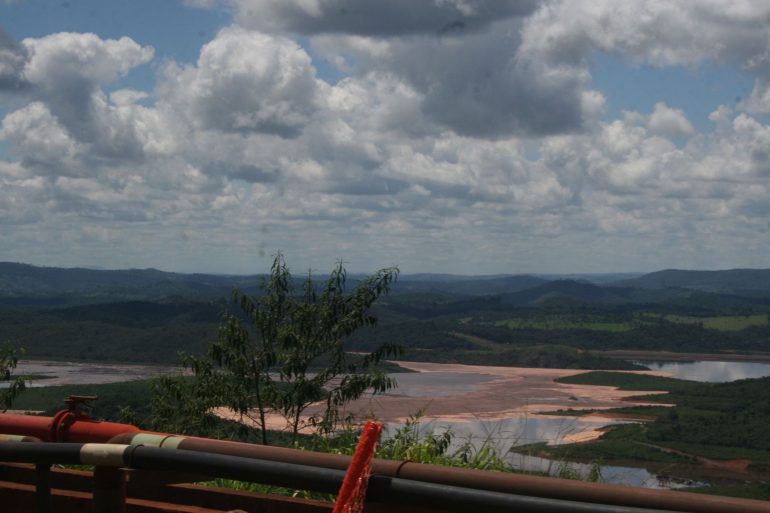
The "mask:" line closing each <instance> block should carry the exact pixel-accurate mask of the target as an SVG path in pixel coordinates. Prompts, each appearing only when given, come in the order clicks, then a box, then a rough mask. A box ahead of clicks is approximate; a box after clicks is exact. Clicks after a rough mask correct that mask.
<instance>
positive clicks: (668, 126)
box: [649, 102, 695, 139]
mask: <svg viewBox="0 0 770 513" xmlns="http://www.w3.org/2000/svg"><path fill="white" fill-rule="evenodd" d="M649 127H650V131H651V132H652V133H654V134H657V135H661V136H663V137H667V138H669V139H674V138H677V137H689V136H691V135H693V134H694V133H695V128H693V126H692V123H690V120H688V119H687V116H685V114H684V112H683V111H682V110H681V109H672V108H671V107H669V106H668V105H666V104H665V103H664V102H658V103H656V104H655V110H654V111H653V112H652V114H651V115H650V121H649Z"/></svg>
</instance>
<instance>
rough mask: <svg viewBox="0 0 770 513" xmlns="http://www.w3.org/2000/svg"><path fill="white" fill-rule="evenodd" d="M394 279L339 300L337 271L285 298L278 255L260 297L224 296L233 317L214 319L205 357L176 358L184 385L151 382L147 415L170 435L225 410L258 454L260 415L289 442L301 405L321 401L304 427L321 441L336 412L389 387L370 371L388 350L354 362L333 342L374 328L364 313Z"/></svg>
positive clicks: (263, 425)
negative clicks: (285, 430) (250, 426)
mask: <svg viewBox="0 0 770 513" xmlns="http://www.w3.org/2000/svg"><path fill="white" fill-rule="evenodd" d="M397 276H398V269H396V268H387V269H382V270H380V271H378V272H377V273H376V274H375V275H374V276H371V277H369V278H366V279H363V280H361V281H360V282H359V284H358V285H357V286H356V287H355V288H354V289H353V290H352V291H350V292H347V291H346V279H347V275H346V272H345V268H344V267H343V266H342V264H341V263H340V264H338V265H337V267H335V269H334V270H333V271H332V272H331V274H330V275H329V277H328V278H327V279H326V280H325V282H324V283H323V284H320V285H319V284H316V283H315V282H314V280H313V277H312V275H310V274H308V277H307V279H306V280H305V282H304V283H303V284H302V290H301V292H300V293H299V294H295V293H294V281H293V280H292V277H291V274H290V272H289V270H288V268H287V266H286V263H285V261H284V258H283V255H281V254H280V253H279V254H278V255H277V256H276V257H275V260H274V261H273V265H272V268H271V271H270V275H269V277H268V278H266V279H265V281H264V282H263V283H262V285H261V287H260V288H261V295H259V296H255V297H252V296H249V295H246V294H244V293H242V292H241V291H239V290H237V289H236V290H234V292H233V303H234V304H235V305H237V306H238V308H239V309H240V312H239V315H236V314H232V313H226V314H225V315H224V317H223V319H222V323H221V325H220V327H219V337H218V339H217V341H216V342H214V343H213V344H212V345H211V346H210V347H209V350H208V356H207V357H206V358H197V357H194V356H187V357H185V358H184V360H183V363H184V365H185V366H187V367H189V368H190V369H191V370H192V372H193V374H194V376H195V378H194V380H193V381H192V382H190V380H188V379H184V378H173V377H165V378H161V380H160V383H159V384H158V386H156V387H155V388H154V391H155V398H154V400H153V406H154V410H155V415H156V416H157V417H158V418H161V419H163V418H167V419H169V421H170V422H173V423H174V424H175V425H176V424H177V423H179V422H180V421H181V422H183V423H188V422H192V423H195V422H197V421H198V419H202V418H206V416H207V414H208V412H209V410H210V409H211V408H212V407H214V406H227V407H229V408H230V409H231V410H233V411H235V412H237V413H238V414H240V415H242V416H244V417H246V418H248V419H250V420H251V421H252V422H254V423H255V424H256V425H257V426H258V429H259V432H260V435H261V440H262V443H263V444H267V443H268V430H267V416H268V414H270V413H277V414H280V415H281V416H283V417H284V418H285V419H286V420H287V423H288V425H290V426H291V434H292V439H293V440H294V441H296V440H297V438H298V434H299V430H300V428H301V427H303V425H302V422H303V421H302V413H303V412H304V411H305V410H306V409H307V407H308V406H310V404H311V403H314V402H317V401H324V402H325V408H324V411H323V413H322V414H321V415H320V416H318V417H317V418H316V417H312V418H311V419H310V425H311V426H313V427H315V428H317V429H320V430H321V431H323V432H331V431H332V430H333V429H334V428H335V427H336V425H337V424H338V422H339V421H340V418H339V411H340V409H341V408H342V407H343V406H344V405H345V404H346V403H348V402H349V401H353V400H355V399H357V398H359V397H361V396H362V395H363V394H364V393H366V392H367V391H371V393H373V394H377V393H381V392H384V391H386V390H388V389H389V388H391V387H393V385H394V381H393V380H392V378H390V377H389V376H388V375H387V374H386V373H385V372H384V370H383V369H382V367H381V365H380V363H381V362H382V361H383V360H384V359H385V358H386V357H395V356H398V354H399V352H400V349H399V347H398V346H397V345H395V344H392V343H383V344H381V345H379V347H376V348H374V349H373V350H372V351H371V352H369V353H368V354H366V355H364V356H363V357H361V356H355V357H351V355H349V354H348V353H347V352H346V351H345V349H344V345H343V338H344V337H347V336H349V335H351V334H352V333H353V332H354V331H356V330H357V329H359V328H361V327H363V326H375V325H376V323H377V319H376V317H374V316H373V315H372V314H371V312H370V308H371V306H372V304H373V303H374V302H375V301H376V300H377V299H378V298H379V297H380V296H381V295H383V294H387V292H388V290H389V288H390V284H391V283H392V282H393V281H394V280H395V279H396V277H397ZM254 412H256V413H254Z"/></svg>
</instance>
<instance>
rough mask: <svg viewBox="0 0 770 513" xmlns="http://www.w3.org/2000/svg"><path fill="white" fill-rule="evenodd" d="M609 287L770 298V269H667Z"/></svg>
mask: <svg viewBox="0 0 770 513" xmlns="http://www.w3.org/2000/svg"><path fill="white" fill-rule="evenodd" d="M607 286H610V287H634V288H642V289H666V288H686V289H695V290H700V291H705V292H728V293H734V294H739V295H740V294H741V293H744V292H755V293H756V292H762V293H767V294H770V269H730V270H725V271H682V270H678V269H667V270H664V271H657V272H654V273H649V274H645V275H643V276H640V277H639V278H635V279H630V280H621V281H615V282H612V283H608V284H607Z"/></svg>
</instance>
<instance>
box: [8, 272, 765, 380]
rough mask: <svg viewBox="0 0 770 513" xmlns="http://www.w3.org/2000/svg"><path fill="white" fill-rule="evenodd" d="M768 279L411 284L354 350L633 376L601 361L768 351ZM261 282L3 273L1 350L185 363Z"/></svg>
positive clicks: (383, 304) (380, 307)
mask: <svg viewBox="0 0 770 513" xmlns="http://www.w3.org/2000/svg"><path fill="white" fill-rule="evenodd" d="M699 273H700V274H699ZM699 276H700V277H701V278H702V280H701V281H698V277H699ZM768 276H770V270H735V271H722V272H717V273H715V272H705V271H704V272H689V271H662V272H661V273H652V274H650V275H644V276H639V277H631V278H629V277H628V276H624V277H622V278H624V279H622V280H620V281H605V280H607V279H608V277H606V276H605V277H601V276H589V277H582V278H581V277H575V278H577V279H552V280H550V281H549V280H548V279H545V278H543V277H533V276H503V277H452V276H444V275H417V276H402V277H401V278H400V280H399V281H398V282H397V283H395V284H394V286H393V288H392V291H391V294H390V295H388V296H387V297H384V298H381V299H380V300H379V301H378V302H377V303H376V304H375V306H374V308H373V311H372V313H373V314H374V315H376V316H377V318H378V319H379V323H378V325H377V326H376V327H373V328H367V329H363V330H359V331H358V332H356V333H355V334H354V335H353V336H351V337H349V338H348V340H347V341H346V344H347V347H348V348H349V349H351V350H358V351H361V350H371V348H373V347H377V346H379V345H380V344H382V343H385V342H387V343H398V344H401V345H403V347H404V349H405V353H404V355H403V358H404V359H412V360H428V361H437V362H464V363H474V364H502V365H524V366H545V367H573V368H586V369H591V368H593V369H603V368H629V366H628V365H626V364H624V363H621V362H618V361H609V360H604V359H603V358H601V357H599V356H596V355H592V354H591V351H602V350H609V349H626V350H667V351H675V352H708V353H728V352H729V353H735V352H738V353H763V352H768V351H770V323H768V315H770V278H768ZM589 278H590V279H593V280H595V282H591V281H589ZM260 279H261V277H259V276H246V277H224V276H217V275H181V274H174V273H163V272H161V271H156V270H133V271H93V270H86V269H50V268H36V267H32V266H26V265H21V264H0V341H12V342H13V343H14V344H17V345H20V346H23V347H25V348H26V351H27V353H26V354H27V355H28V356H29V357H34V358H52V359H76V360H90V361H126V362H149V363H170V364H173V363H175V362H176V359H177V353H178V352H179V351H185V352H188V353H192V354H200V353H201V352H202V351H204V349H205V347H207V346H208V344H209V343H210V342H211V341H212V340H213V339H214V338H215V337H216V330H217V326H218V324H219V321H220V319H221V317H222V315H223V314H224V313H225V312H226V311H229V310H230V304H229V300H228V299H227V298H228V297H229V291H230V289H231V288H232V287H244V289H245V290H246V291H247V292H250V293H256V291H257V290H258V284H259V280H260ZM352 279H353V281H355V279H356V277H355V276H353V277H352Z"/></svg>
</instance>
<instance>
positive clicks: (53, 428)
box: [0, 396, 139, 443]
mask: <svg viewBox="0 0 770 513" xmlns="http://www.w3.org/2000/svg"><path fill="white" fill-rule="evenodd" d="M94 399H96V397H95V396H70V397H68V398H67V400H65V401H64V402H65V403H66V404H67V408H66V409H64V410H60V411H58V412H57V413H56V415H54V416H53V417H38V416H35V415H16V414H12V413H3V414H0V433H4V434H9V435H27V436H34V437H36V438H39V439H40V440H43V441H44V442H73V443H88V442H100V443H104V442H106V441H108V440H109V439H110V438H112V437H114V436H116V435H119V434H121V433H128V432H132V433H136V432H138V431H139V428H138V427H136V426H132V425H130V424H119V423H116V422H100V421H98V420H94V419H92V418H91V417H89V416H88V414H87V413H86V412H85V411H84V410H83V408H82V405H83V403H84V402H85V401H90V400H94Z"/></svg>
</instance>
